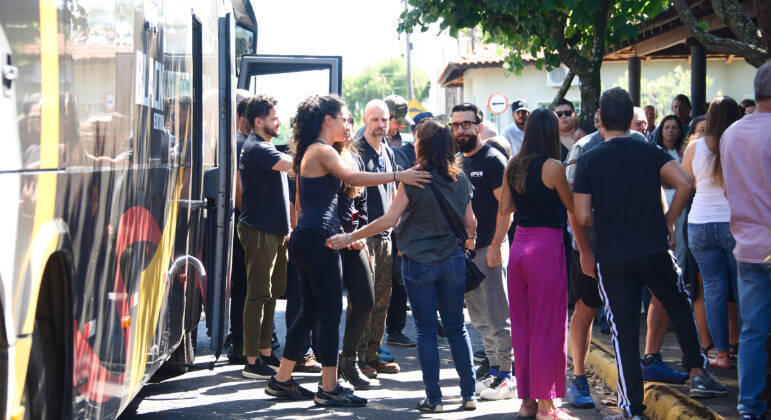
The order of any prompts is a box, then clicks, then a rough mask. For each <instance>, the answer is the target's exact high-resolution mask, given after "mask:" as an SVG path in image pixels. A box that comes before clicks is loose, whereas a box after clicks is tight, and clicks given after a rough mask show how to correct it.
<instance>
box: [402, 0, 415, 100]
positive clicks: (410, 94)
mask: <svg viewBox="0 0 771 420" xmlns="http://www.w3.org/2000/svg"><path fill="white" fill-rule="evenodd" d="M404 10H405V11H406V10H407V0H404ZM405 38H407V100H408V101H411V100H412V97H413V96H414V92H413V90H412V58H411V55H412V43H411V42H410V34H409V33H406V32H405Z"/></svg>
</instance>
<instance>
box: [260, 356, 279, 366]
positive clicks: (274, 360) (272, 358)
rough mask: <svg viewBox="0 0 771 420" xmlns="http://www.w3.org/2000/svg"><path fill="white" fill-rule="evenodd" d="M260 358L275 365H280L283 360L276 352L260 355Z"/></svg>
mask: <svg viewBox="0 0 771 420" xmlns="http://www.w3.org/2000/svg"><path fill="white" fill-rule="evenodd" d="M260 360H262V363H265V364H266V365H268V366H273V367H278V366H279V365H280V364H281V361H280V360H278V357H276V353H270V356H268V357H265V356H263V355H260Z"/></svg>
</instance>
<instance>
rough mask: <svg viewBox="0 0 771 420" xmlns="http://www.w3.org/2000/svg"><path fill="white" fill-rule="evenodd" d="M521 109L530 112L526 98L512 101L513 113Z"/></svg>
mask: <svg viewBox="0 0 771 420" xmlns="http://www.w3.org/2000/svg"><path fill="white" fill-rule="evenodd" d="M519 110H522V111H527V112H530V109H529V108H528V107H527V102H525V100H524V99H520V100H518V101H514V102H512V103H511V112H512V113H515V112H517V111H519Z"/></svg>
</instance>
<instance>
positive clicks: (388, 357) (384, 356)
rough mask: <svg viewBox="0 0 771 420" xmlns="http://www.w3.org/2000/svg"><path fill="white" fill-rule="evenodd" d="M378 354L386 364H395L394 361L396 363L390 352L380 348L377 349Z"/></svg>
mask: <svg viewBox="0 0 771 420" xmlns="http://www.w3.org/2000/svg"><path fill="white" fill-rule="evenodd" d="M377 354H378V356H380V358H381V359H383V361H385V362H388V363H390V362H393V361H394V357H393V356H391V352H389V351H388V350H386V349H384V348H383V347H379V348H378V349H377Z"/></svg>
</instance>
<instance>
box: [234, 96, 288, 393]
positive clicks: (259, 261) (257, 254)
mask: <svg viewBox="0 0 771 420" xmlns="http://www.w3.org/2000/svg"><path fill="white" fill-rule="evenodd" d="M276 104H277V101H276V100H275V99H274V98H272V97H270V96H266V95H257V96H255V97H253V98H251V99H249V102H247V104H246V119H247V123H248V124H249V126H250V128H251V134H249V137H248V138H247V139H246V141H245V142H244V146H243V149H242V151H241V156H240V159H239V163H238V179H237V185H238V184H240V186H241V187H242V188H241V207H242V208H241V214H240V216H239V218H238V226H237V229H238V237H239V239H240V240H241V244H243V247H244V255H245V260H246V277H247V279H246V300H245V302H244V322H243V347H244V355H245V356H246V358H247V364H246V365H245V366H244V370H243V372H242V375H243V376H244V377H247V378H254V379H270V377H271V376H273V375H275V373H276V372H275V371H274V370H273V369H272V368H271V367H270V366H276V367H278V365H279V360H278V358H277V357H276V356H275V355H274V354H273V352H272V349H271V335H272V332H273V314H274V311H275V307H276V298H277V297H279V296H281V295H283V294H284V292H285V290H286V267H287V236H288V235H289V186H288V182H287V174H286V173H287V172H289V171H290V170H291V169H292V160H291V158H290V157H289V156H287V155H285V154H283V153H281V152H279V151H278V150H276V147H275V146H273V145H272V144H271V143H270V140H271V139H272V138H274V137H276V136H278V129H279V126H280V125H281V122H280V121H279V119H278V116H277V115H276Z"/></svg>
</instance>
